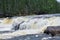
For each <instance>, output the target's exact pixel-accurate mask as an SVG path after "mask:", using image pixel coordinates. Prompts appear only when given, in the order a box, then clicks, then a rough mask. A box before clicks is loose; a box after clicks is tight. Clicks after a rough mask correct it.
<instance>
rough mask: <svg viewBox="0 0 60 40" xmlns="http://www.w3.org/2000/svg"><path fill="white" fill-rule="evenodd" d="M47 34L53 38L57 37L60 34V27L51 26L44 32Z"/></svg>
mask: <svg viewBox="0 0 60 40" xmlns="http://www.w3.org/2000/svg"><path fill="white" fill-rule="evenodd" d="M44 33H46V34H51V35H52V36H55V35H57V34H60V26H49V27H47V29H46V30H45V31H44Z"/></svg>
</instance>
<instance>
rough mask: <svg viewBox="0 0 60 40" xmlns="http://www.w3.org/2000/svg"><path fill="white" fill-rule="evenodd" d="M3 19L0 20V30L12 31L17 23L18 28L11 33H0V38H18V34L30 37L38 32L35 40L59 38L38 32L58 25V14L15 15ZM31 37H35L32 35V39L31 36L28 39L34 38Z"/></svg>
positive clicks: (59, 18)
mask: <svg viewBox="0 0 60 40" xmlns="http://www.w3.org/2000/svg"><path fill="white" fill-rule="evenodd" d="M3 20H4V22H3ZM3 20H1V23H0V31H12V30H14V28H15V26H16V25H17V26H18V24H19V30H17V31H15V30H14V32H11V33H2V34H0V39H11V40H12V38H15V37H18V39H19V38H20V37H19V36H22V38H23V37H24V36H23V35H25V36H26V37H30V36H35V35H36V34H38V35H36V37H37V38H36V39H37V40H39V38H40V39H41V40H51V39H54V40H56V39H59V37H53V38H52V37H51V36H48V35H47V36H46V35H45V34H43V35H42V34H40V33H43V32H44V30H45V29H46V28H47V27H48V26H60V17H59V16H56V15H55V16H54V15H50V16H49V15H44V16H43V15H38V16H25V17H16V18H12V19H9V20H8V19H3ZM6 20H7V21H6ZM17 26H16V27H17ZM32 34H33V35H32ZM27 35H28V36H27ZM44 35H45V36H44ZM41 37H42V38H41ZM24 38H25V37H24ZM33 38H35V37H32V39H31V38H30V39H31V40H34V39H33ZM16 39H17V38H16ZM30 39H29V40H30ZM21 40H25V39H21ZM27 40H28V39H27Z"/></svg>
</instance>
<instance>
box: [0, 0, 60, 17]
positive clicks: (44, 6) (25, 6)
mask: <svg viewBox="0 0 60 40" xmlns="http://www.w3.org/2000/svg"><path fill="white" fill-rule="evenodd" d="M52 13H60V3H58V2H57V1H56V0H0V15H1V16H0V17H5V16H26V15H40V14H52Z"/></svg>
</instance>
